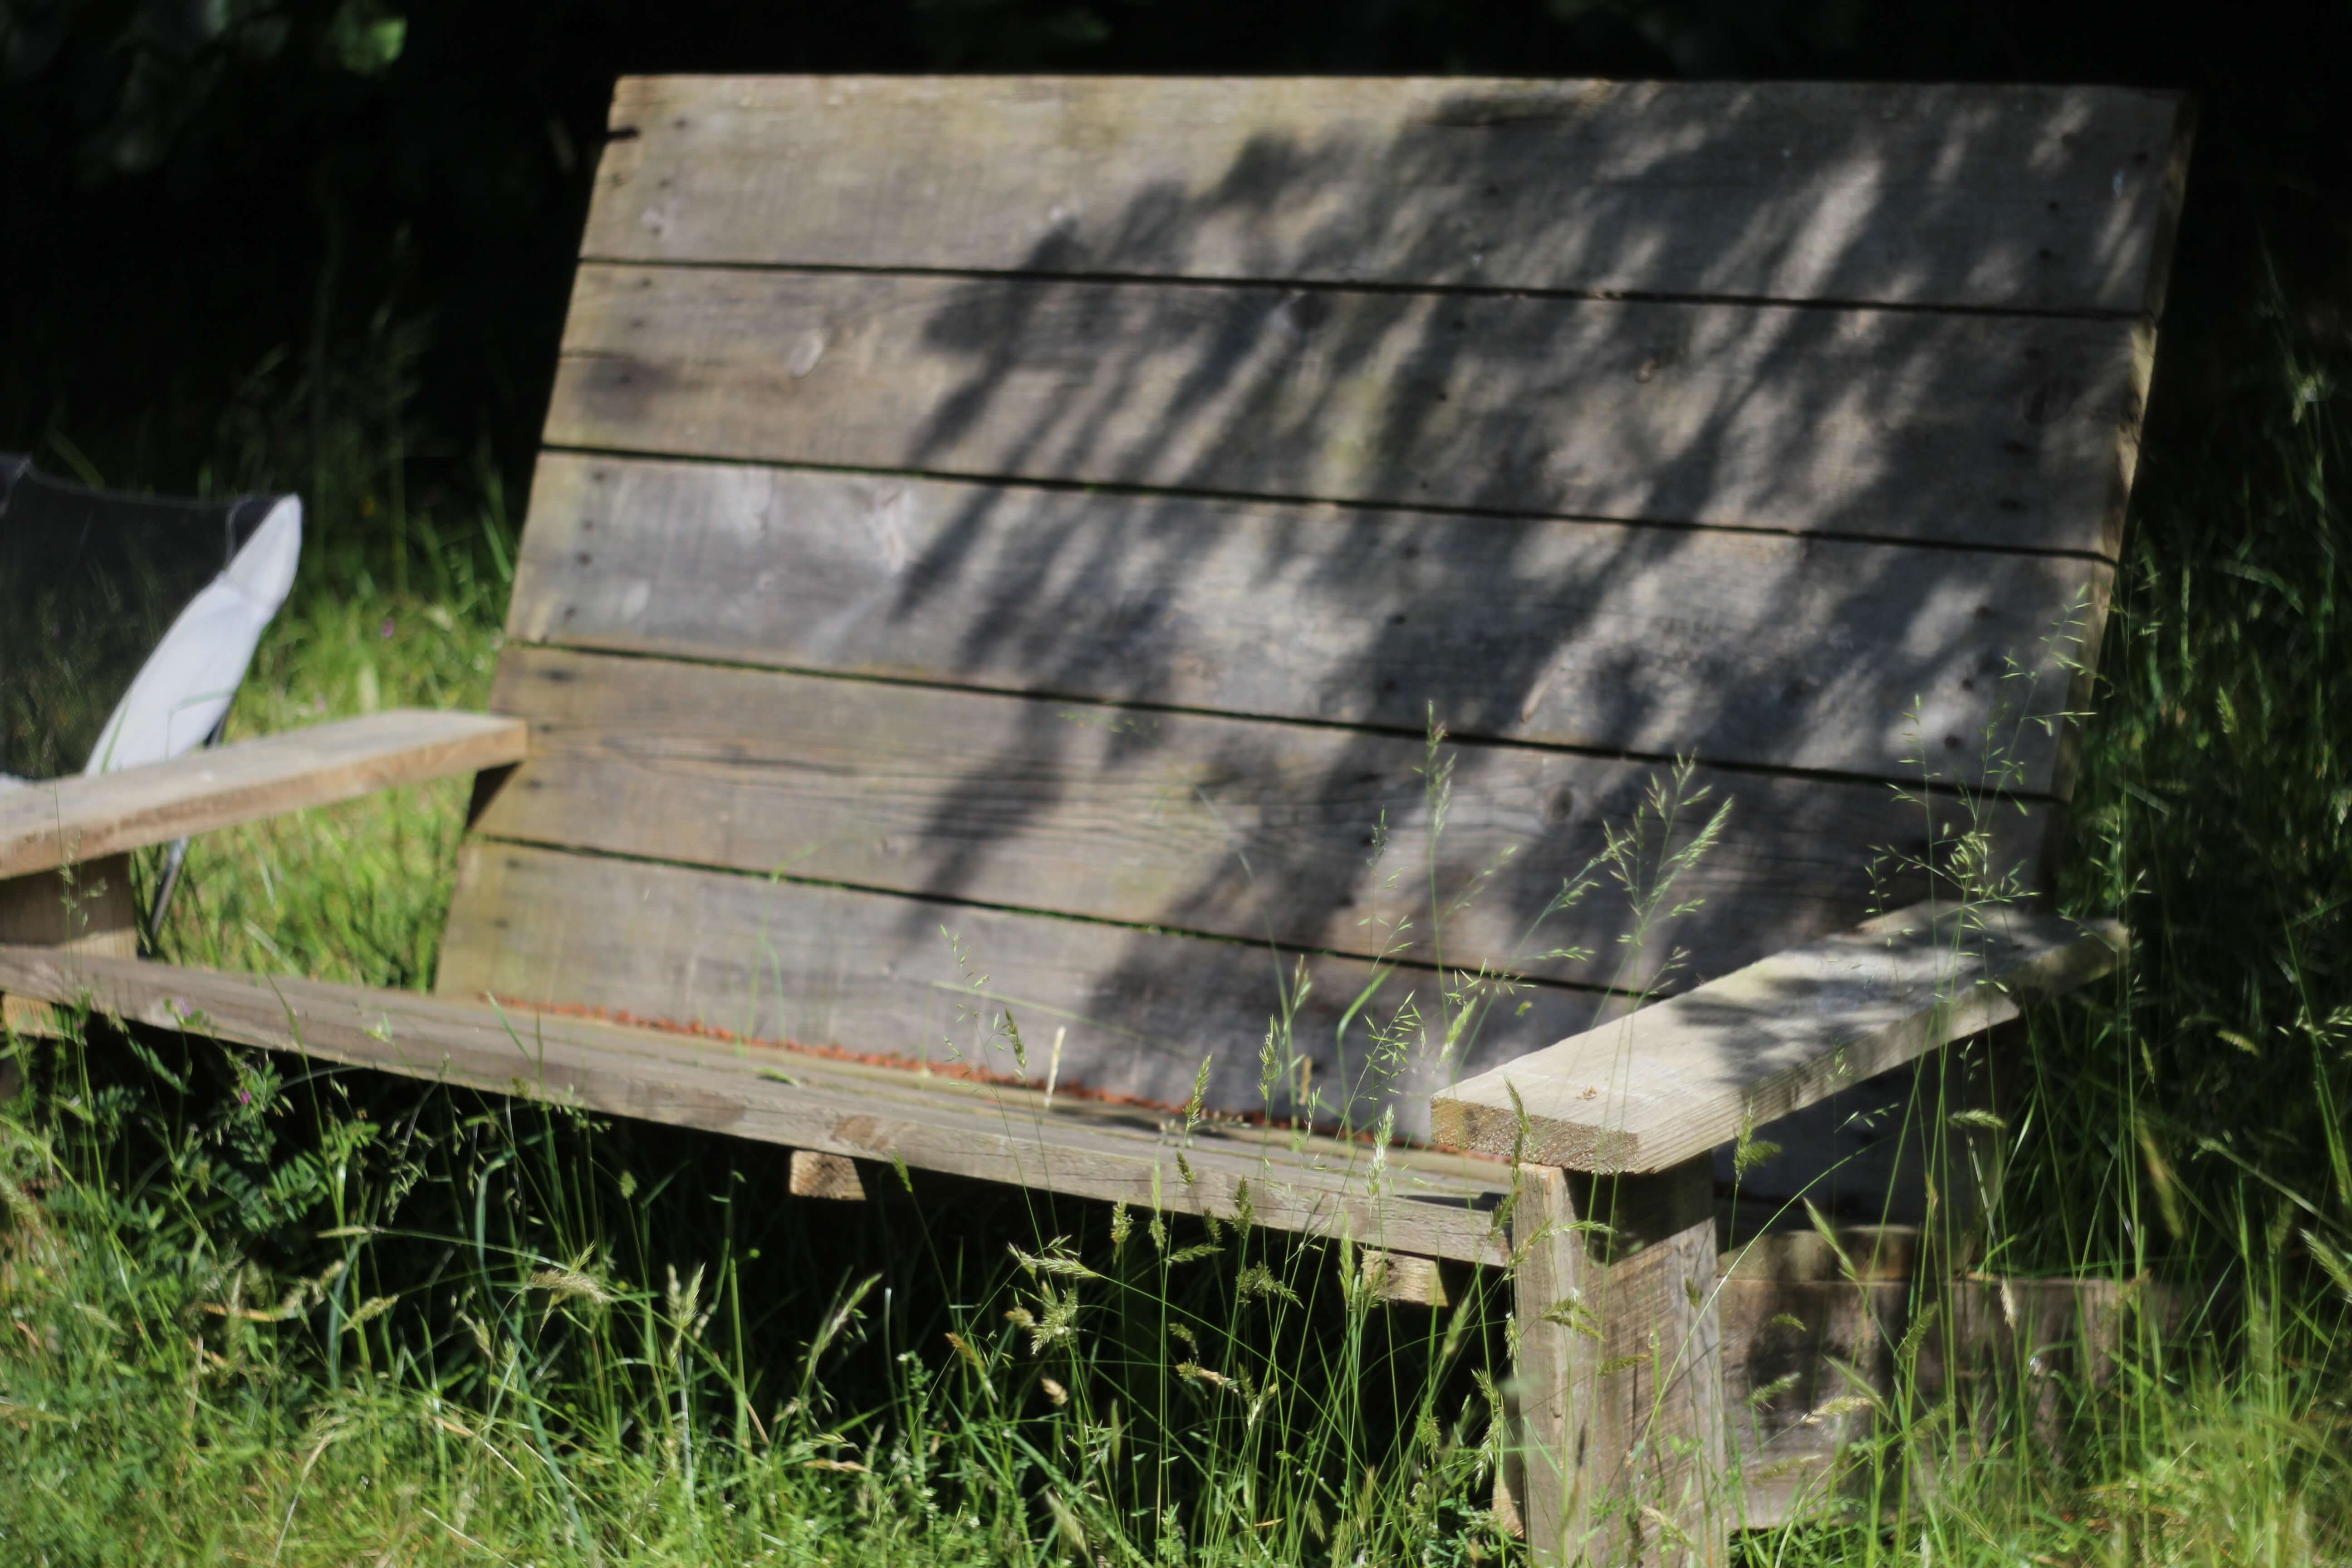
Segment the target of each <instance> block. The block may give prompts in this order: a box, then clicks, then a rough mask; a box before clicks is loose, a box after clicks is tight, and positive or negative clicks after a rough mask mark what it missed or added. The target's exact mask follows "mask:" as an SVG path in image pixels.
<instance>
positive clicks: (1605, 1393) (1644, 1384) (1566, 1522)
mask: <svg viewBox="0 0 2352 1568" xmlns="http://www.w3.org/2000/svg"><path fill="white" fill-rule="evenodd" d="M1519 1178H1520V1181H1519V1189H1518V1195H1517V1200H1516V1203H1515V1206H1514V1207H1513V1210H1512V1214H1511V1240H1512V1250H1513V1252H1514V1253H1515V1255H1517V1258H1518V1260H1519V1263H1518V1274H1517V1286H1516V1300H1515V1304H1514V1306H1515V1310H1514V1322H1515V1330H1516V1333H1517V1350H1516V1357H1517V1367H1516V1369H1515V1376H1514V1378H1513V1383H1514V1384H1515V1386H1516V1389H1517V1395H1516V1399H1515V1401H1514V1405H1515V1408H1514V1409H1513V1411H1512V1413H1511V1415H1512V1421H1513V1426H1514V1431H1513V1434H1512V1442H1511V1445H1510V1450H1509V1452H1508V1453H1507V1456H1506V1461H1505V1468H1506V1486H1507V1490H1508V1494H1509V1498H1510V1500H1511V1501H1512V1503H1513V1504H1514V1505H1515V1507H1516V1510H1517V1513H1518V1514H1519V1516H1520V1517H1521V1519H1522V1520H1523V1521H1524V1527H1525V1530H1526V1532H1527V1539H1528V1548H1529V1553H1530V1555H1531V1556H1532V1558H1533V1559H1534V1561H1535V1562H1536V1563H1540V1564H1548V1565H1559V1568H1569V1565H1572V1564H1577V1563H1587V1562H1593V1563H1640V1564H1643V1565H1645V1568H1667V1565H1672V1568H1684V1565H1685V1564H1701V1565H1706V1568H1713V1565H1714V1564H1717V1563H1721V1562H1722V1561H1723V1559H1724V1553H1725V1552H1726V1550H1727V1531H1728V1518H1727V1510H1726V1506H1725V1505H1726V1494H1727V1492H1728V1490H1729V1488H1728V1486H1727V1477H1726V1476H1725V1474H1724V1430H1723V1346H1722V1340H1721V1331H1720V1324H1719V1321H1718V1316H1717V1310H1716V1297H1715V1292H1716V1289H1717V1258H1716V1238H1715V1211H1714V1179H1713V1176H1712V1174H1711V1167H1710V1164H1709V1163H1708V1162H1707V1161H1706V1160H1705V1159H1703V1158H1702V1159H1696V1160H1690V1161H1686V1162H1685V1163H1683V1164H1681V1165H1678V1166H1676V1167H1675V1168H1673V1169H1671V1170H1668V1171H1665V1172H1662V1173H1659V1174H1657V1175H1654V1176H1638V1177H1637V1176H1597V1177H1596V1176H1585V1175H1580V1174H1577V1173H1570V1172H1567V1171H1561V1170H1557V1169H1553V1168H1551V1167H1549V1166H1541V1165H1522V1166H1520V1167H1519Z"/></svg>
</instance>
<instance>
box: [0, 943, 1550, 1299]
mask: <svg viewBox="0 0 2352 1568" xmlns="http://www.w3.org/2000/svg"><path fill="white" fill-rule="evenodd" d="M0 991H6V992H8V993H10V994H21V995H26V996H34V997H40V998H43V999H47V1000H50V1001H55V1002H61V1003H73V1002H75V1001H77V1000H79V999H82V998H85V997H86V998H88V999H89V1001H90V1003H91V1004H92V1005H94V1006H96V1007H97V1008H98V1009H99V1010H100V1011H102V1012H105V1013H109V1014H112V1015H114V1016H121V1017H125V1018H130V1019H134V1020H136V1021H139V1022H142V1023H146V1024H151V1025H155V1026H163V1027H169V1028H190V1029H194V1030H196V1031H198V1032H202V1033H206V1034H209V1035H212V1036H214V1037H217V1038H220V1039H224V1040H230V1041H235V1042H237V1043H240V1044H244V1045H249V1046H256V1047H262V1048H264V1049H269V1050H299V1051H300V1052H301V1053H302V1054H304V1055H306V1056H309V1057H312V1058H320V1059H322V1060H326V1061H335V1062H344V1063H349V1064H352V1065H353V1066H359V1067H367V1068H380V1069H383V1070H385V1071H390V1072H398V1073H404V1074H406V1075H408V1076H411V1077H416V1078H424V1079H433V1080H436V1081H446V1082H450V1083H457V1084H464V1085H467V1086H469V1087H472V1088H476V1089H486V1090H489V1091H492V1092H497V1093H508V1094H519V1095H523V1096H526V1097H529V1098H533V1099H543V1100H552V1101H556V1102H558V1103H562V1104H569V1105H578V1106H583V1107H585V1108H587V1109H590V1110H596V1111H600V1112H603V1113H606V1114H611V1115H619V1116H632V1117H637V1118H641V1119H644V1120H646V1121H661V1122H667V1123H669V1124H671V1125H674V1126H685V1127H698V1128H702V1129H705V1130H707V1131H715V1132H725V1133H728V1134H730V1135H732V1136H736V1137H741V1138H749V1139H754V1140H757V1141H760V1142H768V1143H780V1144H782V1145H785V1146H786V1147H789V1148H795V1149H805V1150H813V1151H815V1152H820V1153H826V1154H839V1155H845V1156H847V1157H850V1158H852V1159H863V1160H879V1161H887V1160H889V1159H890V1158H892V1157H893V1156H894V1155H895V1156H897V1157H898V1158H899V1159H903V1160H904V1161H905V1162H906V1163H908V1165H909V1166H912V1167H915V1168H918V1169H922V1170H933V1171H942V1172H946V1173H950V1174H954V1175H961V1176H971V1177H976V1178H979V1179H982V1180H986V1181H996V1182H1006V1183H1011V1184H1016V1185H1020V1186H1025V1187H1034V1188H1038V1189H1042V1190H1045V1191H1048V1192H1054V1193H1062V1194H1069V1195H1071V1196H1074V1197H1086V1198H1096V1199H1105V1200H1114V1201H1118V1202H1124V1203H1128V1204H1130V1205H1138V1206H1141V1207H1156V1208H1158V1209H1160V1210H1163V1211H1166V1212H1170V1213H1178V1214H1203V1213H1213V1214H1216V1215H1221V1216H1224V1217H1227V1218H1231V1217H1234V1215H1236V1214H1237V1213H1239V1212H1240V1211H1242V1210H1243V1209H1244V1208H1246V1209H1247V1211H1248V1213H1249V1215H1250V1216H1251V1218H1252V1219H1253V1220H1254V1221H1255V1223H1257V1224H1261V1225H1267V1226H1275V1227H1276V1228H1278V1229H1286V1230H1297V1231H1304V1232H1307V1233H1308V1234H1312V1235H1318V1236H1332V1237H1339V1236H1345V1237H1350V1238H1352V1239H1354V1240H1356V1241H1358V1242H1360V1243H1362V1244H1364V1245H1367V1246H1372V1247H1394V1248H1396V1249H1398V1250H1401V1251H1407V1252H1413V1253H1419V1254H1423V1255H1426V1256H1430V1257H1436V1258H1458V1259H1461V1260H1464V1261H1469V1262H1483V1263H1500V1262H1502V1261H1503V1260H1504V1259H1505V1258H1506V1257H1507V1250H1506V1248H1505V1247H1504V1244H1503V1241H1502V1238H1501V1237H1500V1236H1499V1235H1498V1234H1497V1233H1496V1224H1495V1220H1494V1215H1493V1212H1492V1211H1493V1209H1494V1207H1495V1205H1496V1202H1497V1201H1498V1200H1499V1199H1500V1198H1501V1196H1502V1195H1503V1194H1505V1193H1507V1191H1508V1190H1509V1187H1510V1179H1509V1172H1508V1170H1507V1168H1506V1167H1503V1166H1501V1165H1499V1164H1497V1163H1494V1162H1490V1161H1485V1160H1480V1159H1476V1158H1475V1157H1470V1156H1463V1155H1449V1154H1445V1153H1443V1152H1434V1151H1420V1150H1408V1149H1391V1150H1385V1151H1375V1150H1374V1149H1372V1148H1371V1147H1370V1146H1369V1145H1366V1144H1361V1143H1355V1142H1340V1141H1336V1140H1332V1139H1328V1138H1313V1137H1307V1136H1305V1135H1302V1134H1294V1133H1290V1132H1286V1131H1276V1130H1271V1129H1265V1128H1260V1127H1253V1126H1247V1125H1243V1124H1238V1123H1234V1122H1203V1123H1202V1124H1200V1125H1199V1126H1197V1127H1194V1128H1192V1130H1191V1131H1187V1130H1186V1128H1185V1125H1184V1119H1183V1117H1182V1116H1181V1115H1177V1116H1173V1117H1171V1116H1169V1115H1167V1114H1165V1113H1160V1112H1152V1111H1148V1110H1139V1109H1134V1108H1127V1107H1119V1106H1113V1105H1103V1104H1097V1103H1093V1102H1089V1101H1087V1100H1076V1099H1073V1098H1071V1097H1070V1096H1068V1095H1066V1094H1064V1095H1057V1096H1055V1097H1053V1099H1052V1100H1051V1103H1050V1105H1048V1104H1047V1103H1045V1096H1043V1095H1042V1094H1040V1093H1039V1092H1037V1091H1035V1090H1033V1089H1018V1088H1009V1087H1002V1086H994V1085H987V1084H982V1083H974V1082H967V1081H961V1080H959V1079H952V1078H947V1077H943V1076H940V1075H937V1074H933V1075H929V1076H925V1075H921V1074H918V1073H915V1072H910V1071H906V1070H902V1069H897V1068H887V1067H876V1066H867V1065H864V1064H860V1063H856V1062H846V1061H835V1060H828V1059H826V1058H823V1057H818V1056H813V1055H810V1054H807V1053H803V1052H797V1051H789V1050H784V1049H781V1048H776V1047H761V1046H756V1045H730V1044H728V1043H725V1042H719V1041H715V1040H710V1039H703V1038H697V1037H691V1036H685V1035H680V1034H677V1033H675V1032H671V1031H666V1030H654V1029H643V1028H625V1027H622V1026H617V1025H613V1024H605V1023H600V1022H595V1021H592V1020H588V1019H583V1018H578V1017H570V1016H547V1015H540V1014H535V1013H532V1012H531V1011H530V1010H528V1009H524V1008H520V1007H505V1008H501V1007H495V1006H492V1005H488V1004H485V1003H482V1002H478V1001H477V1002H465V1001H456V1000H451V999H448V998H445V997H432V996H425V995H420V994H415V993H412V992H394V991H374V990H370V989H368V988H366V987H364V986H354V985H340V984H329V983H326V982H321V981H312V980H300V979H292V978H283V979H273V978H268V977H262V976H257V975H243V974H220V973H212V972H210V971H205V970H195V969H182V968H177V967H174V966H172V965H168V964H160V963H142V962H140V961H137V960H131V959H118V958H100V957H97V956H93V955H87V954H76V953H70V952H58V951H56V950H53V949H45V948H30V947H0ZM1180 1156H1181V1163H1180ZM1188 1170H1189V1172H1190V1175H1189V1176H1188V1175H1187V1172H1188Z"/></svg>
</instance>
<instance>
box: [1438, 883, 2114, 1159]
mask: <svg viewBox="0 0 2352 1568" xmlns="http://www.w3.org/2000/svg"><path fill="white" fill-rule="evenodd" d="M2124 944H2125V937H2124V932H2123V928H2122V927H2120V926H2118V925H2116V923H2115V922H2113V921H2102V922H2098V923H2096V924H2093V925H2088V926H2085V925H2080V924H2077V923H2076V922H2074V921H2067V920H2062V919H2060V918H2059V917H2057V916H2055V915H2046V914H2039V913H2035V912H2032V911H2029V910H2021V909H2016V908H2010V907H1996V908H1981V907H1980V908H1978V909H1976V910H1960V911H1950V910H1947V911H1944V912H1941V913H1938V912H1937V910H1935V909H1934V908H1933V907H1932V906H1927V905H1918V906H1914V907H1913V908H1911V909H1908V910H1900V911H1898V912H1896V913H1894V914H1889V915H1882V916H1880V917H1878V918H1877V919H1875V920H1873V921H1866V922H1864V924H1863V925H1861V926H1859V927H1857V928H1855V929H1854V930H1853V931H1851V932H1847V933H1843V934H1841V935H1839V936H1835V937H1831V938H1828V939H1826V940H1824V941H1822V942H1814V943H1811V944H1810V945H1808V946H1805V947H1801V948H1794V949H1791V950H1790V951H1789V952H1781V953H1777V954H1775V955H1773V956H1772V957H1770V958H1768V959H1765V960H1763V961H1762V962H1761V963H1754V964H1750V965H1749V966H1748V967H1747V968H1745V969H1741V970H1738V971H1736V972H1734V973H1731V974H1727V975H1726V976H1724V977H1723V978H1722V979H1720V980H1716V981H1711V982H1709V983H1708V984H1706V985H1702V986H1699V987H1697V988H1696V989H1695V990H1691V991H1687V992H1685V993H1683V994H1681V995H1679V996H1675V997H1671V998H1669V999H1667V1000H1665V1001H1664V1002H1660V1003H1657V1004H1654V1005H1652V1006H1649V1007H1644V1008H1642V1009H1640V1010H1638V1011H1636V1012H1633V1013H1631V1014H1628V1015H1626V1016H1625V1017H1624V1018H1622V1020H1620V1021H1618V1022H1615V1023H1612V1024H1610V1025H1608V1026H1603V1027H1601V1028H1596V1029H1593V1030H1591V1031H1589V1032H1588V1033H1586V1034H1583V1035H1580V1036H1578V1037H1575V1038H1572V1039H1566V1040H1562V1041H1560V1042H1559V1044H1558V1045H1554V1046H1548V1047H1545V1048H1543V1049H1542V1050H1539V1051H1534V1052H1530V1053H1529V1054H1528V1055H1527V1056H1524V1057H1521V1058H1518V1059H1517V1060H1516V1061H1512V1062H1510V1063H1507V1065H1505V1066H1503V1067H1500V1068H1495V1069H1492V1070H1490V1071H1488V1072H1486V1073H1484V1074H1482V1075H1480V1076H1478V1077H1476V1078H1474V1079H1467V1080H1465V1081H1464V1082H1462V1083H1459V1084H1456V1085H1455V1086H1454V1087H1453V1088H1452V1089H1443V1090H1441V1091H1439V1093H1438V1094H1437V1096H1436V1097H1435V1100H1433V1104H1432V1107H1431V1124H1432V1130H1433V1135H1434V1136H1435V1137H1436V1139H1437V1140H1438V1141H1439V1142H1443V1143H1446V1144H1451V1145H1455V1146H1459V1147H1462V1148H1465V1149H1482V1150H1485V1151H1486V1152H1490V1153H1505V1154H1515V1155H1517V1157H1519V1158H1523V1159H1528V1160H1539V1161H1542V1162H1544V1163H1548V1164H1558V1165H1563V1166H1567V1167H1570V1168H1571V1169H1576V1170H1599V1171H1611V1170H1617V1171H1635V1172H1641V1171H1656V1170H1663V1169H1665V1168H1668V1167H1671V1166H1674V1165H1676V1164H1678V1163H1681V1162H1683V1161H1685V1160H1688V1159H1691V1158H1693V1157H1695V1156H1696V1155H1699V1154H1702V1153H1704V1152H1706V1151H1707V1150H1710V1149H1712V1148H1714V1147H1715V1146H1717V1144H1721V1143H1727V1142H1731V1141H1732V1140H1733V1139H1735V1138H1737V1137H1738V1136H1739V1133H1740V1131H1741V1129H1742V1128H1743V1127H1748V1126H1760V1125H1763V1124H1765V1123H1768V1122H1770V1121H1773V1120H1775V1119H1776V1118H1778V1117H1780V1116H1785V1115H1787V1114H1789V1113H1790V1112H1791V1111H1794V1110H1801V1109H1802V1108H1804V1107H1805V1106H1807V1105H1810V1104H1811V1103H1813V1102H1814V1101H1816V1100H1822V1099H1825V1098H1827V1097H1828V1096H1829V1095H1830V1094H1832V1093H1833V1092H1835V1091H1836V1090H1837V1089H1841V1088H1843V1087H1844V1086H1846V1085H1848V1084H1851V1083H1858V1082H1860V1081H1862V1080H1863V1079H1867V1078H1870V1077H1872V1076H1874V1075H1875V1074H1877V1073H1881V1072H1885V1071H1886V1070H1887V1069H1889V1068H1895V1067H1899V1066H1901V1065H1902V1064H1903V1063H1905V1062H1907V1061H1911V1060H1914V1059H1916V1058H1919V1057H1921V1056H1924V1055H1926V1054H1927V1052H1928V1051H1931V1050H1933V1049H1935V1048H1936V1047H1938V1046H1942V1045H1947V1044H1948V1043H1950V1042H1951V1041H1953V1040H1958V1039H1964V1038H1966V1037H1969V1036H1970V1035H1974V1034H1977V1033H1979V1032H1981V1031H1983V1030H1985V1029H1988V1028H1990V1027H1991V1026H1993V1025H1995V1024H2000V1023H2004V1022H2006V1021H2008V1020H2009V1019H2011V1018H2013V1017H2016V1016H2018V1013H2019V1011H2020V1009H2021V1007H2022V1006H2024V1005H2027V1004H2029V1003H2030V1002H2032V1001H2033V1000H2034V999H2036V998H2038V997H2043V996H2048V995H2052V994H2056V993H2058V992H2061V991H2064V990H2067V989H2070V988H2072V987H2074V986H2075V985H2079V984H2084V982H2086V981H2089V980H2093V979H2095V978H2097V977H2098V976H2099V975H2101V974H2104V973H2107V972H2108V971H2109V970H2110V969H2112V968H2113V967H2114V966H2115V963H2116V958H2117V955H2118V954H2119V953H2120V952H2122V950H2123V947H2124Z"/></svg>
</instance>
